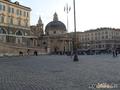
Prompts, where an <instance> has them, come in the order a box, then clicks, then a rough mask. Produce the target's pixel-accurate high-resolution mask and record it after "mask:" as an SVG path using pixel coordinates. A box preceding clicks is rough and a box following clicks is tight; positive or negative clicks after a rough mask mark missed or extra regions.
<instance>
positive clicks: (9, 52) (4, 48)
mask: <svg viewBox="0 0 120 90" xmlns="http://www.w3.org/2000/svg"><path fill="white" fill-rule="evenodd" d="M28 49H29V55H34V51H35V50H36V51H37V52H38V54H46V52H45V50H44V49H40V48H27V47H17V46H12V45H7V44H1V43H0V56H18V55H19V52H23V55H24V56H25V55H28V52H27V51H28Z"/></svg>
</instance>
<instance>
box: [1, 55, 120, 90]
mask: <svg viewBox="0 0 120 90" xmlns="http://www.w3.org/2000/svg"><path fill="white" fill-rule="evenodd" d="M98 83H100V84H103V83H107V84H108V85H110V84H112V85H116V86H115V87H112V89H96V88H94V87H95V86H96V85H98ZM119 84H120V56H119V57H116V58H113V57H112V56H111V55H94V56H79V62H73V60H72V58H71V57H70V56H37V57H35V56H28V57H27V56H25V57H5V58H0V90H120V86H119Z"/></svg>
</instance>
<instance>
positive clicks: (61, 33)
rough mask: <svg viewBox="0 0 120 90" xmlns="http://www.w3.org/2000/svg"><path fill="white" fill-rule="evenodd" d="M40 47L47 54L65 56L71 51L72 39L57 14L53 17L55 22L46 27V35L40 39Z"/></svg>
mask: <svg viewBox="0 0 120 90" xmlns="http://www.w3.org/2000/svg"><path fill="white" fill-rule="evenodd" d="M39 45H40V47H41V48H43V49H44V50H45V51H46V52H47V53H53V54H65V53H66V52H69V51H71V49H72V48H71V47H72V39H71V38H70V37H69V35H68V33H67V30H66V26H65V24H64V23H63V22H61V21H59V19H58V15H57V13H55V14H54V15H53V21H51V22H49V23H48V24H47V25H46V27H45V34H44V35H42V36H40V38H39Z"/></svg>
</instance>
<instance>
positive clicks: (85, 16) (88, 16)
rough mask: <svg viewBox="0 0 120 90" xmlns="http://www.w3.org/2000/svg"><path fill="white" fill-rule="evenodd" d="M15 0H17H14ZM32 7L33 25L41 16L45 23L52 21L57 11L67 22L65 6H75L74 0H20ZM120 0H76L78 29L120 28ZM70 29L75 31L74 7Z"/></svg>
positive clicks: (61, 19) (60, 18)
mask: <svg viewBox="0 0 120 90" xmlns="http://www.w3.org/2000/svg"><path fill="white" fill-rule="evenodd" d="M12 1H15V0H12ZM18 1H19V2H20V3H21V4H23V5H25V6H28V7H31V9H32V12H31V25H34V24H36V23H37V20H38V18H39V16H41V18H42V20H43V23H44V25H45V26H46V24H47V23H49V22H50V21H52V19H53V14H54V13H55V12H57V14H58V17H59V20H60V21H62V22H64V23H65V24H66V22H67V21H66V13H65V12H64V6H65V5H66V3H68V4H69V5H70V6H71V8H72V7H73V0H18ZM119 9H120V0H76V16H77V31H84V30H88V29H94V28H99V27H114V28H120V10H119ZM69 31H73V8H72V9H71V11H70V13H69Z"/></svg>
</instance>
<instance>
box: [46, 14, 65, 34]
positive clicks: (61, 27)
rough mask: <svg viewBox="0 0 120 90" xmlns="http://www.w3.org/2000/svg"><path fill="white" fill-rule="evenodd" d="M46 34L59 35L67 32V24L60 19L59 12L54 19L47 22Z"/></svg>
mask: <svg viewBox="0 0 120 90" xmlns="http://www.w3.org/2000/svg"><path fill="white" fill-rule="evenodd" d="M45 33H46V35H58V34H65V33H66V26H65V24H64V23H62V22H61V21H59V20H58V15H57V13H55V14H54V17H53V21H51V22H50V23H48V24H47V26H46V28H45Z"/></svg>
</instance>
